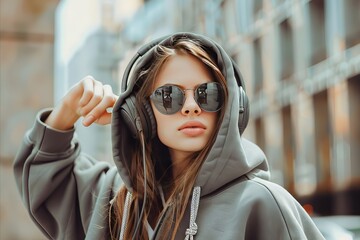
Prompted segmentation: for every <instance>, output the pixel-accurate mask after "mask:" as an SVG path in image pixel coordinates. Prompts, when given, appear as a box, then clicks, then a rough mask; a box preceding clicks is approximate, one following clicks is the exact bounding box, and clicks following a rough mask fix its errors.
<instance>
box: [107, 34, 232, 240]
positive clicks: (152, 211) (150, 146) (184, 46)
mask: <svg viewBox="0 0 360 240" xmlns="http://www.w3.org/2000/svg"><path fill="white" fill-rule="evenodd" d="M180 54H188V55H191V56H194V57H196V58H197V59H199V60H200V61H201V62H202V63H203V64H204V65H205V66H206V67H207V68H208V70H209V72H210V73H211V74H212V76H213V79H214V80H215V81H217V82H219V83H220V84H221V85H222V87H223V89H224V90H225V104H224V105H225V106H226V101H227V95H228V94H227V88H226V80H225V78H224V76H223V74H222V73H221V71H220V69H219V68H218V67H217V64H216V62H215V60H214V59H212V58H211V56H210V54H209V53H207V52H206V50H205V49H204V48H203V47H202V46H201V44H200V43H198V42H196V41H194V40H190V39H184V38H179V39H173V41H172V45H171V46H163V45H158V46H156V47H155V50H154V55H155V57H154V60H153V61H151V63H149V66H148V67H147V68H146V69H144V70H143V71H142V72H141V73H140V74H139V77H138V80H137V82H138V83H139V84H138V85H139V88H138V89H137V94H136V102H137V108H141V107H143V105H144V104H145V102H146V101H149V96H150V95H151V93H152V90H153V88H154V85H155V81H156V77H157V75H158V73H159V71H160V70H161V67H162V66H163V65H164V63H165V62H166V61H167V59H168V58H169V57H171V56H176V55H180ZM224 113H225V107H223V108H222V109H221V110H220V111H219V112H218V120H217V121H218V124H216V129H214V131H213V134H212V136H211V137H210V139H209V142H208V144H207V145H206V146H205V148H204V149H202V150H201V151H199V152H195V153H193V154H192V155H191V156H190V158H191V159H193V161H188V165H187V166H186V170H185V171H183V173H182V174H181V175H180V176H177V177H176V178H174V176H172V171H171V164H172V163H171V160H170V155H169V151H168V148H167V147H166V146H165V145H163V144H162V143H161V142H160V140H159V139H158V137H155V138H154V139H152V140H149V141H147V142H146V143H145V159H146V169H147V171H146V174H147V181H146V182H147V186H146V193H147V198H146V204H145V211H144V215H143V218H142V219H141V224H140V226H139V230H138V232H137V233H138V235H137V237H136V239H141V240H147V239H148V234H147V219H150V218H151V219H152V220H153V222H154V223H155V222H157V221H158V219H159V218H160V217H161V216H162V215H163V214H164V212H165V211H166V221H163V222H162V225H161V230H160V231H161V236H160V237H161V239H169V238H170V239H174V238H175V235H176V232H177V230H178V228H179V225H180V222H181V220H182V218H183V215H184V212H185V210H186V206H187V204H188V201H189V198H190V197H191V193H192V189H193V185H194V183H195V180H196V176H197V174H198V172H199V170H200V168H201V165H202V164H203V162H204V160H205V159H206V156H207V154H208V153H209V151H210V149H211V147H212V145H213V143H214V142H215V139H216V136H217V133H218V131H219V128H220V125H221V124H220V123H221V122H222V119H223V116H224ZM137 144H138V145H137V146H134V148H133V149H132V161H131V169H130V171H131V173H130V177H131V181H132V183H133V192H132V199H131V204H130V211H129V213H130V214H129V216H128V219H127V220H126V228H125V232H124V233H123V234H124V239H131V238H132V235H133V234H134V231H135V227H136V223H137V222H138V220H137V219H136V218H137V216H138V215H139V212H140V210H141V207H142V203H143V202H142V201H143V200H144V199H143V193H144V173H143V171H141V170H140V169H143V166H142V165H143V164H142V160H143V156H142V153H141V151H139V149H141V145H140V143H137ZM167 160H168V161H167ZM158 186H161V187H162V188H163V189H164V190H165V191H164V192H165V193H166V196H167V201H166V204H165V206H163V205H162V201H161V198H160V193H159V188H158ZM126 193H127V189H126V187H125V186H123V187H121V188H120V190H119V192H118V194H117V196H116V200H115V202H114V206H113V208H112V210H110V211H113V214H111V215H112V216H113V217H112V219H110V220H111V223H110V230H111V231H110V232H111V237H112V239H117V237H118V234H119V231H120V227H121V221H122V214H123V211H124V203H125V198H126ZM114 229H115V230H114ZM112 230H114V231H112Z"/></svg>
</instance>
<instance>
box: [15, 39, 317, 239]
mask: <svg viewBox="0 0 360 240" xmlns="http://www.w3.org/2000/svg"><path fill="white" fill-rule="evenodd" d="M182 34H184V33H182ZM189 37H190V38H197V35H194V34H189ZM214 54H216V57H217V59H218V61H220V64H219V65H220V66H221V67H222V72H223V74H224V76H225V77H226V79H227V85H228V91H229V101H228V104H227V106H226V114H225V116H224V119H223V122H222V124H221V127H220V130H219V134H218V136H217V138H216V141H215V143H214V146H213V147H212V149H211V151H210V153H209V154H208V156H207V158H206V160H205V161H204V164H203V166H202V167H201V169H200V172H199V174H198V177H197V179H196V182H195V186H194V194H193V196H192V199H190V201H189V204H188V208H187V211H186V213H185V216H184V218H183V219H182V222H181V225H180V229H179V231H178V233H177V236H176V240H178V239H184V238H185V237H186V238H187V239H192V238H194V239H198V240H220V239H221V240H222V239H226V240H235V239H251V240H252V239H254V240H256V239H264V240H265V239H274V240H279V239H299V240H303V239H311V240H313V239H314V240H316V239H323V237H322V236H321V234H320V232H319V231H318V229H317V228H316V227H315V225H314V224H313V222H312V220H311V219H310V217H309V216H308V215H307V213H306V212H305V211H304V209H303V208H302V207H301V206H300V204H299V203H298V202H297V201H296V200H295V199H294V198H293V197H292V196H291V195H290V194H289V193H288V192H287V191H286V190H285V189H283V188H282V187H281V186H278V185H276V184H274V183H271V182H270V181H268V178H269V172H268V164H267V160H266V158H265V156H264V154H263V152H262V151H261V150H260V149H259V148H258V147H257V146H256V145H255V144H253V143H251V142H250V141H248V140H246V139H244V138H242V137H241V136H240V132H239V128H238V118H239V110H238V109H239V100H238V99H239V96H238V94H239V93H238V90H237V89H238V87H237V83H236V80H235V77H234V69H233V67H232V65H231V61H230V58H229V57H228V56H227V55H226V53H225V52H224V51H223V50H222V49H220V50H219V51H215V52H214ZM122 100H123V98H122V97H120V98H119V102H120V103H121V101H122ZM118 105H119V103H117V104H116V105H115V107H114V112H115V113H116V111H117V107H118ZM50 111H51V109H46V110H44V111H42V112H40V113H39V114H38V116H37V119H36V121H35V125H34V127H33V128H32V129H31V130H29V131H28V132H27V134H26V136H25V138H24V142H23V145H22V147H21V148H20V150H19V153H18V155H17V157H16V160H15V163H14V172H15V177H16V181H17V186H18V188H19V190H20V193H21V196H22V200H23V202H24V204H25V206H26V208H27V209H28V211H29V214H30V216H31V218H32V220H33V221H34V222H35V224H36V225H37V226H38V227H39V228H40V230H41V231H42V232H43V233H44V234H45V236H46V237H47V238H49V239H109V227H108V222H109V213H108V209H109V205H110V202H111V200H112V199H113V197H114V196H115V194H116V192H117V190H118V189H119V188H120V186H121V184H122V183H123V184H125V185H126V187H127V188H128V189H129V192H131V189H132V186H131V183H130V180H129V177H128V176H129V172H128V171H127V168H126V167H125V166H127V165H128V162H127V161H129V159H127V158H126V155H127V153H126V146H125V144H120V143H123V142H121V141H122V140H118V139H121V133H122V131H123V129H122V128H123V125H121V123H119V122H118V121H116V120H117V117H116V114H115V116H114V117H113V122H112V134H113V136H112V141H113V152H114V161H115V166H113V165H111V164H109V163H106V162H104V161H97V160H95V159H93V158H91V157H90V156H88V155H86V154H84V153H82V152H81V148H80V145H79V143H78V141H77V140H76V138H75V137H74V131H75V130H74V129H73V130H70V131H66V132H60V131H57V130H55V129H52V128H50V127H49V126H46V125H45V124H44V120H45V119H46V117H47V116H48V114H49V113H50ZM123 140H124V139H123ZM125 140H126V139H125ZM129 214H131V212H130V213H129ZM161 221H162V219H160V220H159V222H161ZM160 225H161V224H158V225H157V227H156V228H155V229H150V230H149V234H150V235H151V238H152V239H159V235H161V231H160V230H159V229H161V226H160Z"/></svg>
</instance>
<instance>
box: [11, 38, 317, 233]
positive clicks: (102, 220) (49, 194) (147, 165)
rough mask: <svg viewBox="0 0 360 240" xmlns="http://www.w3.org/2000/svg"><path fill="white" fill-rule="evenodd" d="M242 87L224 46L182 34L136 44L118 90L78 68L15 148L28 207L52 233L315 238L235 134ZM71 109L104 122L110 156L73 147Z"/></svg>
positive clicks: (241, 123)
mask: <svg viewBox="0 0 360 240" xmlns="http://www.w3.org/2000/svg"><path fill="white" fill-rule="evenodd" d="M242 87H244V86H243V83H242V80H241V78H240V73H239V72H238V69H237V67H236V66H235V65H234V64H233V62H232V61H231V60H230V58H229V57H228V56H227V55H226V53H225V52H224V50H223V49H222V48H221V47H220V46H219V45H217V44H216V43H215V42H213V41H212V40H210V39H207V38H206V37H203V36H200V35H196V34H191V33H177V34H174V35H172V36H168V37H165V38H164V39H162V40H157V41H155V42H154V43H150V44H149V45H147V46H146V47H145V48H142V49H140V50H139V52H138V53H137V55H136V57H135V58H134V59H133V60H132V61H131V63H130V64H129V68H128V69H127V70H126V72H125V74H124V79H123V82H122V93H121V95H120V97H119V98H118V97H117V96H116V95H114V94H113V93H112V90H111V87H109V86H107V85H102V84H101V83H100V82H98V81H96V80H94V79H93V78H91V77H87V78H85V79H83V80H82V81H80V82H79V83H78V84H77V85H75V86H74V87H73V88H72V89H71V90H70V91H69V92H68V93H67V94H66V96H65V97H64V98H63V99H62V101H61V102H60V104H58V105H57V106H56V107H55V108H54V109H53V110H44V111H42V112H41V113H40V114H39V115H38V118H37V121H36V123H35V125H34V127H33V129H32V130H30V131H29V133H28V134H27V136H26V137H25V142H24V146H23V147H22V148H21V150H20V152H19V154H18V156H17V158H16V162H15V165H14V171H15V175H16V180H17V183H18V187H19V189H20V192H21V195H22V198H23V201H24V203H25V205H26V207H27V208H28V210H29V213H30V216H31V217H32V219H33V220H34V222H35V223H36V224H37V225H38V227H39V228H40V229H41V230H42V231H43V232H44V234H45V235H46V236H47V237H48V238H51V239H84V238H85V239H184V237H185V239H194V238H195V239H323V238H322V236H321V234H320V233H319V231H318V230H317V228H316V227H315V226H314V224H313V222H312V221H311V219H310V217H309V216H308V215H307V214H306V212H305V211H304V210H303V209H302V207H301V206H300V205H299V204H298V203H297V202H296V200H295V199H294V198H292V196H291V195H290V194H289V193H288V192H286V190H284V189H283V188H281V187H280V186H277V185H276V184H273V183H271V182H269V181H267V180H266V179H267V178H268V176H269V174H268V166H267V162H266V159H265V156H264V155H263V153H262V151H261V150H260V149H259V148H258V147H257V146H256V145H254V144H253V143H251V142H249V141H247V140H245V139H243V138H242V137H241V133H242V131H243V129H244V128H245V127H246V123H247V118H248V116H247V113H248V112H247V111H248V106H247V104H246V95H245V93H244V91H243V90H242ZM109 107H113V113H109V112H108V111H107V109H108V108H109ZM80 117H84V119H83V124H84V125H85V126H89V125H91V124H92V123H94V122H96V123H99V124H109V123H110V122H111V124H112V144H113V155H114V162H115V164H116V167H113V166H110V165H109V164H107V163H105V162H98V161H96V160H93V159H92V158H90V157H88V156H86V155H83V154H81V151H80V146H79V144H78V142H77V141H76V139H75V138H73V133H74V128H73V126H74V123H75V122H76V121H77V120H78V119H79V118H80ZM120 176H121V177H120ZM122 182H123V184H122Z"/></svg>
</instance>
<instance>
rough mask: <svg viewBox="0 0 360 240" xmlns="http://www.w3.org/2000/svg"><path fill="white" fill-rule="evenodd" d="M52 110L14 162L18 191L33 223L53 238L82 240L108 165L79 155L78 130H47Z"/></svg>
mask: <svg viewBox="0 0 360 240" xmlns="http://www.w3.org/2000/svg"><path fill="white" fill-rule="evenodd" d="M50 111H51V110H44V111H42V112H40V113H39V114H38V116H37V119H36V121H35V124H34V126H33V128H32V129H31V130H29V131H28V132H27V134H26V135H25V138H24V140H23V144H22V146H21V148H20V150H19V152H18V154H17V156H16V158H15V162H14V174H15V179H16V183H17V187H18V189H19V191H20V194H21V198H22V201H23V203H24V205H25V207H26V209H27V210H28V212H29V214H30V216H31V218H32V220H33V221H34V222H35V223H36V224H37V226H38V227H39V228H40V229H41V230H42V232H43V233H44V234H45V235H46V236H47V237H48V238H49V239H65V238H67V239H69V238H68V237H67V236H72V237H71V238H72V239H84V237H85V233H86V231H87V228H88V226H89V222H90V221H91V214H92V212H93V208H94V205H95V203H96V201H97V197H98V194H99V191H100V188H101V184H102V182H104V179H105V178H106V172H107V171H108V170H109V168H110V164H108V163H105V162H100V161H99V162H98V161H95V160H93V159H91V158H90V157H88V156H85V155H82V154H80V147H79V144H78V142H77V141H76V140H75V139H74V138H73V135H74V129H72V130H69V131H57V130H54V129H51V128H50V127H49V126H46V125H45V124H44V123H43V120H44V119H46V117H47V116H48V115H49V114H50ZM80 203H81V204H80Z"/></svg>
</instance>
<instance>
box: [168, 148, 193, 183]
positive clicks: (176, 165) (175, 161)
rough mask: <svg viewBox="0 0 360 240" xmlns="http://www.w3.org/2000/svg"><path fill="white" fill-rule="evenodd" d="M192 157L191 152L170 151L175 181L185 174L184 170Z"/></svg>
mask: <svg viewBox="0 0 360 240" xmlns="http://www.w3.org/2000/svg"><path fill="white" fill-rule="evenodd" d="M190 155H191V153H189V152H179V151H173V150H172V151H170V156H171V161H172V173H173V177H174V179H176V178H177V177H179V176H180V175H181V174H182V173H183V172H184V169H185V168H186V166H187V165H188V161H189V157H190Z"/></svg>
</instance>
